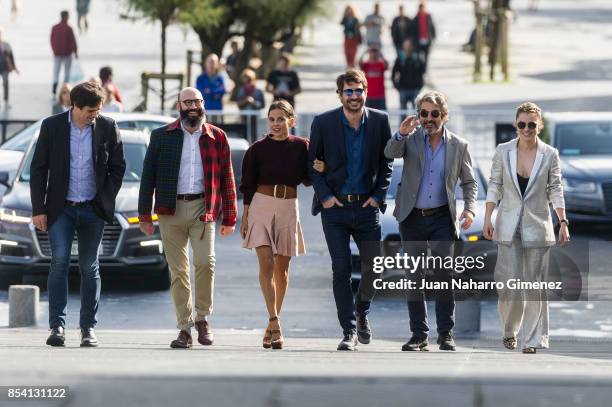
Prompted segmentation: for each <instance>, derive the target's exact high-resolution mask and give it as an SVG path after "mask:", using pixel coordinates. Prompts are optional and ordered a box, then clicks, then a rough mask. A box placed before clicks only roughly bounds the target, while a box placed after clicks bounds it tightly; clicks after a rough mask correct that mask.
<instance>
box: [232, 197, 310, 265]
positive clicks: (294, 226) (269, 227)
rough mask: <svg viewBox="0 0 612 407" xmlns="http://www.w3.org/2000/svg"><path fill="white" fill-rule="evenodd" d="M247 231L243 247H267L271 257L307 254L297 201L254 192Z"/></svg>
mask: <svg viewBox="0 0 612 407" xmlns="http://www.w3.org/2000/svg"><path fill="white" fill-rule="evenodd" d="M247 222H248V228H247V233H246V237H245V238H244V242H243V243H242V247H245V248H247V249H253V248H256V247H259V246H270V247H271V248H272V252H273V253H274V254H280V255H281V256H298V255H300V254H304V253H305V252H306V248H305V246H304V235H303V234H302V226H301V225H300V214H299V211H298V200H297V198H294V199H282V198H274V197H272V196H268V195H264V194H260V193H259V192H256V193H255V195H254V196H253V200H252V201H251V205H250V206H249V216H248V219H247Z"/></svg>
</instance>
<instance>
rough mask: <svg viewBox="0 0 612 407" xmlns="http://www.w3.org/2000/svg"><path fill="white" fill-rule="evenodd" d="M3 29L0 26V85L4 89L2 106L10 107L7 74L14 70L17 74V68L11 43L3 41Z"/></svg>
mask: <svg viewBox="0 0 612 407" xmlns="http://www.w3.org/2000/svg"><path fill="white" fill-rule="evenodd" d="M3 37H4V30H3V29H2V28H0V75H2V86H3V90H4V94H3V95H4V108H5V109H8V108H10V107H11V105H10V104H9V74H10V73H12V72H15V73H16V74H19V70H18V69H17V66H16V65H15V56H14V55H13V49H12V48H11V45H10V44H9V43H8V42H6V41H4V38H3Z"/></svg>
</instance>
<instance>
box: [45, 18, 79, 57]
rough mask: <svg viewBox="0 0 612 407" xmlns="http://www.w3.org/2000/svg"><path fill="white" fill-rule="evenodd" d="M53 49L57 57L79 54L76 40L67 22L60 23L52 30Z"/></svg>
mask: <svg viewBox="0 0 612 407" xmlns="http://www.w3.org/2000/svg"><path fill="white" fill-rule="evenodd" d="M51 48H52V49H53V55H55V56H56V57H67V56H70V55H72V53H73V52H74V53H75V54H76V52H77V43H76V38H75V37H74V32H73V31H72V27H70V26H69V25H68V23H67V22H64V21H62V22H59V23H57V24H55V25H54V26H53V28H52V29H51Z"/></svg>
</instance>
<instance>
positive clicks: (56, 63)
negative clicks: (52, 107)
mask: <svg viewBox="0 0 612 407" xmlns="http://www.w3.org/2000/svg"><path fill="white" fill-rule="evenodd" d="M62 66H63V67H64V83H68V82H70V68H71V66H72V55H68V56H65V57H54V58H53V83H54V84H57V83H58V82H59V76H60V69H61V67H62Z"/></svg>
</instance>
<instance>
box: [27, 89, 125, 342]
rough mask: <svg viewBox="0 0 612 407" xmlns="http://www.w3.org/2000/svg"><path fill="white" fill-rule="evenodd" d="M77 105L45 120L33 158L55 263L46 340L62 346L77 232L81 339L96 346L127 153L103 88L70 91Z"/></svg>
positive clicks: (37, 199)
mask: <svg viewBox="0 0 612 407" xmlns="http://www.w3.org/2000/svg"><path fill="white" fill-rule="evenodd" d="M70 100H71V102H72V108H71V109H70V110H68V111H67V112H64V113H60V114H58V115H55V116H51V117H48V118H47V119H45V120H44V121H43V122H42V125H41V128H40V135H39V137H38V142H37V143H36V149H35V150H34V157H33V159H32V164H31V166H30V195H31V199H32V222H33V223H34V226H36V228H37V229H39V230H42V231H43V232H47V231H48V233H49V242H50V244H51V253H52V255H51V266H50V269H49V278H48V283H47V288H48V290H49V326H50V328H51V335H50V336H49V338H48V339H47V345H51V346H64V339H65V337H64V326H65V318H66V304H67V302H68V269H69V266H70V255H71V252H72V250H73V238H74V233H75V231H76V233H77V246H76V247H75V248H78V255H79V269H80V271H81V314H80V322H79V326H80V328H81V346H97V345H98V341H97V338H96V336H95V332H94V327H95V325H96V322H97V319H96V313H97V311H98V302H99V299H100V273H99V262H98V249H99V247H100V242H101V240H102V233H103V231H104V221H106V222H109V223H110V222H112V221H113V217H114V213H115V197H116V196H117V193H118V192H119V189H120V188H121V183H122V181H123V173H124V172H125V160H124V158H123V144H122V143H121V137H120V135H119V129H118V128H117V125H116V124H115V122H114V121H113V120H112V119H110V118H108V117H104V116H98V113H99V112H100V108H101V106H102V101H103V100H104V91H103V89H102V88H101V87H100V86H99V85H98V84H96V83H93V82H84V83H81V84H79V85H77V86H75V87H74V88H73V89H72V91H71V92H70Z"/></svg>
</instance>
